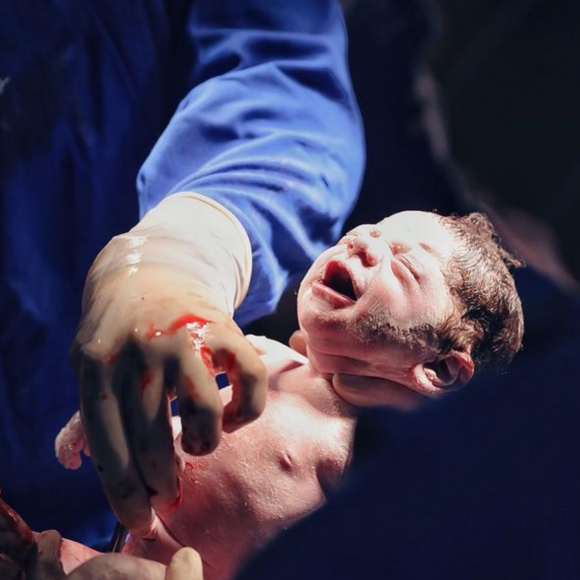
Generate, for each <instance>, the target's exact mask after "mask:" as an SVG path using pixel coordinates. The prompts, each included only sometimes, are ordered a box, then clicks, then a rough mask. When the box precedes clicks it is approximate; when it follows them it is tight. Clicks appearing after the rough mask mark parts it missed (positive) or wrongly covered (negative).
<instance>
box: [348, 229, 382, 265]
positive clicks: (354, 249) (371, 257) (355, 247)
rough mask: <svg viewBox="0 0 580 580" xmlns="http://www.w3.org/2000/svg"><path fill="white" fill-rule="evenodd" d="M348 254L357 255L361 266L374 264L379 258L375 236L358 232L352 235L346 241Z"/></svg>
mask: <svg viewBox="0 0 580 580" xmlns="http://www.w3.org/2000/svg"><path fill="white" fill-rule="evenodd" d="M347 248H348V253H349V255H350V256H358V257H359V258H360V260H361V262H362V264H363V266H369V267H370V266H375V265H376V264H378V262H379V259H380V253H379V251H378V248H377V240H376V238H375V236H371V235H369V234H360V235H358V236H355V237H352V238H350V239H349V240H348V242H347Z"/></svg>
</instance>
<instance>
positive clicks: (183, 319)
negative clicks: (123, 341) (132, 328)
mask: <svg viewBox="0 0 580 580" xmlns="http://www.w3.org/2000/svg"><path fill="white" fill-rule="evenodd" d="M196 322H197V324H199V325H201V326H203V325H204V324H209V323H210V322H212V321H211V320H207V319H205V318H202V317H201V316H196V315H195V314H184V315H183V316H180V317H179V318H176V319H175V320H174V321H173V322H172V323H171V324H170V325H169V326H168V327H167V328H165V329H162V328H155V327H154V326H153V324H151V325H150V326H149V330H148V331H147V333H146V334H145V338H146V339H147V340H151V339H153V338H157V337H158V336H161V335H162V334H175V333H176V332H177V331H178V330H179V329H180V328H183V327H184V326H185V325H187V324H194V323H196Z"/></svg>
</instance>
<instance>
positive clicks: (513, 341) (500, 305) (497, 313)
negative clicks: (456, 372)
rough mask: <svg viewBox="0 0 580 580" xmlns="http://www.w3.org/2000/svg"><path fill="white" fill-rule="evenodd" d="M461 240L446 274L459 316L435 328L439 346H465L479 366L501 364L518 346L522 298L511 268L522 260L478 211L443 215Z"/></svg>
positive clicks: (443, 350)
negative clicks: (505, 245)
mask: <svg viewBox="0 0 580 580" xmlns="http://www.w3.org/2000/svg"><path fill="white" fill-rule="evenodd" d="M441 220H442V222H443V223H444V224H445V225H446V226H447V227H448V228H449V230H450V231H451V233H452V234H453V235H454V236H455V238H456V239H457V240H458V241H459V242H460V243H459V244H458V248H457V250H456V251H455V252H454V255H453V258H452V260H451V262H450V264H449V265H448V267H447V268H446V270H445V272H444V275H445V278H446V280H447V283H448V285H449V288H450V291H451V295H452V297H453V299H454V300H456V301H457V304H458V307H459V312H460V314H459V316H458V315H456V314H455V315H453V316H452V317H450V318H449V319H448V320H447V321H446V322H445V323H444V324H443V325H442V327H441V328H439V329H438V333H437V334H438V337H439V346H440V350H441V351H442V352H449V351H450V350H452V349H455V350H462V351H466V352H469V353H470V354H471V357H472V359H473V362H474V363H475V364H476V366H477V367H482V366H484V365H490V366H494V367H498V368H500V369H501V368H503V367H504V366H505V365H507V364H508V363H509V362H510V361H511V360H512V358H513V357H514V355H515V354H516V353H517V352H518V351H519V350H520V349H521V346H522V338H523V333H524V317H523V311H522V304H521V301H520V298H519V295H518V292H517V289H516V285H515V281H514V277H513V275H512V272H513V271H514V270H515V269H517V268H520V267H522V266H523V265H524V263H523V261H522V260H520V259H519V258H518V257H516V256H515V255H514V254H512V253H510V252H508V251H507V250H506V249H505V248H504V247H503V246H502V244H501V240H500V239H499V236H498V234H497V233H496V231H495V229H494V227H493V225H492V224H491V222H490V221H489V219H488V218H487V216H485V215H484V214H482V213H470V214H468V215H465V216H459V215H451V216H447V217H443V216H442V217H441Z"/></svg>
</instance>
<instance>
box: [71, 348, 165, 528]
mask: <svg viewBox="0 0 580 580" xmlns="http://www.w3.org/2000/svg"><path fill="white" fill-rule="evenodd" d="M119 359H121V357H119ZM131 370H132V366H131V365H130V364H126V363H122V361H121V360H119V361H118V362H117V363H116V364H115V366H114V368H113V369H111V368H108V367H107V368H104V367H103V365H101V364H100V363H98V362H96V361H93V360H91V359H90V358H89V357H86V356H85V357H84V358H83V361H82V368H81V371H80V403H81V415H82V418H83V424H84V427H85V434H86V437H87V440H88V442H89V445H90V447H91V459H92V461H93V463H94V465H95V467H96V469H97V472H98V475H99V479H100V480H101V485H102V486H103V490H104V492H105V495H106V496H107V499H108V501H109V503H110V505H111V507H112V508H113V511H114V512H115V513H116V514H117V517H118V518H119V520H120V521H121V522H122V523H123V524H124V525H125V527H127V529H128V530H129V531H130V532H131V533H133V534H135V535H139V536H142V535H145V534H146V533H147V532H148V530H149V528H150V526H151V524H152V523H153V517H154V514H153V511H152V510H151V506H150V503H149V494H148V493H147V491H146V489H145V486H144V485H143V482H142V481H141V477H140V475H139V471H138V469H137V466H136V464H135V462H134V460H133V457H132V453H131V448H130V445H129V441H128V439H127V435H126V432H125V426H124V418H123V408H122V404H123V389H124V385H125V384H126V383H127V382H130V381H132V380H135V377H134V376H132V375H131ZM137 380H138V379H137Z"/></svg>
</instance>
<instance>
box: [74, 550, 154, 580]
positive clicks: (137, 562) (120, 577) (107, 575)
mask: <svg viewBox="0 0 580 580" xmlns="http://www.w3.org/2000/svg"><path fill="white" fill-rule="evenodd" d="M164 578H165V566H163V564H160V563H159V562H153V560H146V559H145V558H137V557H135V556H129V555H127V554H102V555H101V556H97V557H96V558H91V559H90V560H89V561H88V562H85V563H84V564H82V565H81V566H79V567H78V568H75V569H74V570H73V571H72V572H71V573H70V574H69V575H68V576H67V580H105V579H106V580H164Z"/></svg>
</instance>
